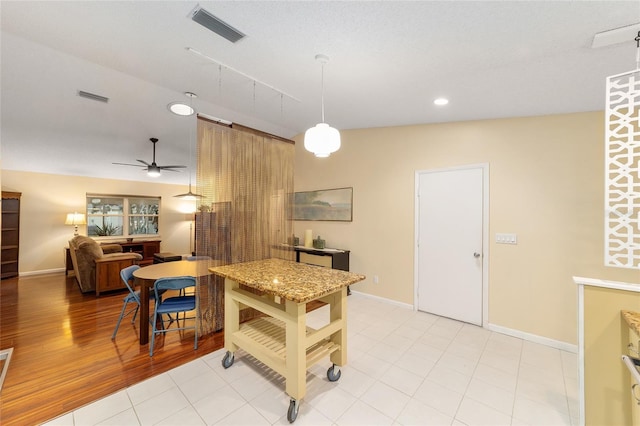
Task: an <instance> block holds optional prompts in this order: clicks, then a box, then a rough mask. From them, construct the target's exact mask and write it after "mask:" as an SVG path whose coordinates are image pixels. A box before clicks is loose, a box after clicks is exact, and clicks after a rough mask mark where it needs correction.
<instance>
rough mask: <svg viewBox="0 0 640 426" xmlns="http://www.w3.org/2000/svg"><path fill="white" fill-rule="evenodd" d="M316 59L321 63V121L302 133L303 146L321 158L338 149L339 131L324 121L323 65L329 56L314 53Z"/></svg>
mask: <svg viewBox="0 0 640 426" xmlns="http://www.w3.org/2000/svg"><path fill="white" fill-rule="evenodd" d="M316 60H317V61H319V62H320V63H321V64H322V95H321V96H322V97H321V100H322V102H321V105H322V122H321V123H318V124H316V125H315V127H311V128H310V129H308V130H307V131H306V132H305V133H304V147H305V149H306V150H307V151H310V152H313V154H314V155H315V156H316V157H321V158H323V157H328V156H329V155H331V153H333V152H336V151H337V150H339V149H340V132H339V131H338V130H337V129H335V128H333V127H331V126H329V125H328V124H327V123H325V121H324V65H325V64H326V63H327V62H329V57H328V56H326V55H316Z"/></svg>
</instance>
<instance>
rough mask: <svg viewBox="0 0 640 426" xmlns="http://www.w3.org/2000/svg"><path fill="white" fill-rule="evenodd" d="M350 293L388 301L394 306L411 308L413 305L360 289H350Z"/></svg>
mask: <svg viewBox="0 0 640 426" xmlns="http://www.w3.org/2000/svg"><path fill="white" fill-rule="evenodd" d="M351 294H357V295H358V296H363V297H368V298H370V299H375V300H378V301H380V302H385V303H389V304H391V305H396V306H400V307H402V308H407V309H411V310H413V305H410V304H409V303H402V302H398V301H397V300H392V299H386V298H384V297H380V296H374V295H373V294H369V293H362V292H361V291H355V290H351Z"/></svg>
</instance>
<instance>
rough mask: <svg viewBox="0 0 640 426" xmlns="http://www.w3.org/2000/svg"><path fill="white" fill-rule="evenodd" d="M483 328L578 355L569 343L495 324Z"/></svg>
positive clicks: (576, 350) (576, 346)
mask: <svg viewBox="0 0 640 426" xmlns="http://www.w3.org/2000/svg"><path fill="white" fill-rule="evenodd" d="M485 328H486V329H487V330H491V331H495V332H496V333H501V334H506V335H507V336H513V337H517V338H519V339H522V340H526V341H528V342H533V343H539V344H541V345H545V346H549V347H552V348H555V349H560V350H562V351H566V352H571V353H574V354H577V353H578V345H572V344H571V343H567V342H562V341H560V340H554V339H549V338H548V337H542V336H538V335H537V334H531V333H526V332H524V331H520V330H514V329H512V328H507V327H502V326H500V325H495V324H487V326H486V327H485Z"/></svg>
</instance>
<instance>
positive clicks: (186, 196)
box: [174, 92, 202, 201]
mask: <svg viewBox="0 0 640 426" xmlns="http://www.w3.org/2000/svg"><path fill="white" fill-rule="evenodd" d="M185 95H186V96H188V97H189V109H190V110H191V114H186V115H187V116H190V115H193V114H194V112H195V110H194V109H193V105H192V104H193V98H197V97H198V95H196V94H195V93H192V92H185ZM191 165H192V163H191V126H190V125H189V192H187V193H184V194H178V195H174V197H176V198H182V199H183V200H186V201H196V200H197V199H198V198H202V195H200V194H195V193H194V192H192V191H191Z"/></svg>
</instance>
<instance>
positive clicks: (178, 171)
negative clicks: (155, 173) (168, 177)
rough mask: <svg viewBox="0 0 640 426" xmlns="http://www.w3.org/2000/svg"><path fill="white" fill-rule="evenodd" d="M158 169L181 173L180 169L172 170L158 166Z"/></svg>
mask: <svg viewBox="0 0 640 426" xmlns="http://www.w3.org/2000/svg"><path fill="white" fill-rule="evenodd" d="M158 168H159V169H160V170H166V171H168V172H178V173H181V172H182V170H174V169H167V168H166V167H158Z"/></svg>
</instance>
